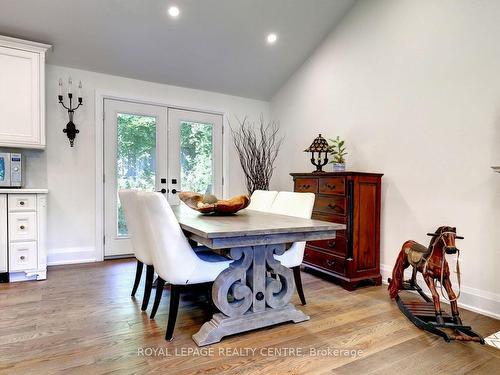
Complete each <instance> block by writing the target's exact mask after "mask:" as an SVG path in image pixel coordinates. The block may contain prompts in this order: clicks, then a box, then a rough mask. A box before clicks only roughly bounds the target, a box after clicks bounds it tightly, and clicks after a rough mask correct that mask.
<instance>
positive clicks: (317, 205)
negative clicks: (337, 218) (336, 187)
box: [314, 195, 347, 215]
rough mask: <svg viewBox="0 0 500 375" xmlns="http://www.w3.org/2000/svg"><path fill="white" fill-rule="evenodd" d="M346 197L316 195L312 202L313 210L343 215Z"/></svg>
mask: <svg viewBox="0 0 500 375" xmlns="http://www.w3.org/2000/svg"><path fill="white" fill-rule="evenodd" d="M346 206H347V204H346V198H344V197H334V196H322V195H317V196H316V201H315V202H314V211H317V212H323V213H326V214H335V215H345V214H346Z"/></svg>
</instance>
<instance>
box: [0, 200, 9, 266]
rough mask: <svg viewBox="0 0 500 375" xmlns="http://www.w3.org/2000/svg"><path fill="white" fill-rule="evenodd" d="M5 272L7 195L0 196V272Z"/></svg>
mask: <svg viewBox="0 0 500 375" xmlns="http://www.w3.org/2000/svg"><path fill="white" fill-rule="evenodd" d="M7 271H8V269H7V195H5V194H0V272H7Z"/></svg>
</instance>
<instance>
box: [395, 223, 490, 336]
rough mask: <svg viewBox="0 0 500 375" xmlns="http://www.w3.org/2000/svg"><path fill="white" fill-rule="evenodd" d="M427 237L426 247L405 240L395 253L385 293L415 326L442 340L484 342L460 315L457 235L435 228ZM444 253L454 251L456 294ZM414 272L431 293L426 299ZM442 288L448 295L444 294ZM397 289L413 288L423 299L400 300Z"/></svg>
mask: <svg viewBox="0 0 500 375" xmlns="http://www.w3.org/2000/svg"><path fill="white" fill-rule="evenodd" d="M427 235H428V236H431V237H432V238H431V241H430V244H429V246H428V247H425V246H423V245H421V244H419V243H417V242H415V241H406V242H405V243H404V244H403V246H402V248H401V251H400V252H399V255H398V258H397V260H396V264H395V265H394V269H393V271H392V278H389V280H388V281H389V288H388V289H389V295H390V297H391V298H394V299H395V300H396V302H397V304H398V306H399V309H400V310H401V312H402V313H403V314H405V315H406V317H408V319H410V321H411V322H413V324H415V325H416V326H417V327H419V328H421V329H424V330H426V331H429V332H431V333H434V334H436V335H439V336H441V337H442V338H443V339H444V340H445V341H448V342H449V341H451V340H460V341H475V342H480V343H481V344H484V339H483V338H482V337H481V336H480V335H479V334H477V333H476V332H474V331H473V330H472V329H471V327H470V326H464V325H463V323H462V320H461V318H460V312H459V310H458V304H457V300H458V298H459V297H460V268H459V263H458V257H459V255H460V250H458V249H457V247H456V246H455V240H456V239H463V237H461V236H457V232H456V228H453V227H447V226H443V227H439V228H438V229H437V230H436V232H435V233H427ZM446 254H457V262H456V273H457V280H458V293H457V294H455V292H454V290H453V287H452V284H451V280H450V269H449V266H448V262H447V261H446ZM409 266H412V267H413V269H412V276H411V279H410V280H407V281H404V280H403V277H404V270H405V269H406V268H408V267H409ZM417 272H420V273H421V274H422V276H423V277H424V281H425V283H426V284H427V286H428V287H429V290H430V291H431V294H432V299H430V298H429V297H428V296H427V295H426V294H425V293H424V292H423V291H422V289H421V288H420V287H419V285H418V284H417V280H416V278H417ZM437 282H439V284H440V289H441V296H442V297H443V298H444V299H446V300H447V301H448V302H450V305H451V313H452V315H451V316H450V315H449V314H448V313H446V312H445V311H444V310H442V309H441V302H440V298H439V293H438V291H437V289H436V283H437ZM443 288H444V289H445V290H446V293H447V295H448V297H446V296H445V295H444V292H443ZM400 290H410V291H416V292H418V294H420V296H421V297H422V298H423V299H424V302H418V301H408V302H405V301H403V300H402V299H401V298H400V296H399V291H400ZM443 328H450V329H452V330H454V332H455V334H448V333H447V332H445V331H444V330H443Z"/></svg>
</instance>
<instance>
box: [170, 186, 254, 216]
mask: <svg viewBox="0 0 500 375" xmlns="http://www.w3.org/2000/svg"><path fill="white" fill-rule="evenodd" d="M179 199H180V200H181V201H183V202H184V203H185V204H186V205H187V206H188V207H190V208H192V209H193V210H196V211H198V212H201V213H202V214H219V215H231V214H234V213H236V212H238V211H239V210H243V209H244V208H246V207H248V205H249V204H250V197H248V195H237V196H235V197H233V198H231V199H217V197H215V196H214V195H211V194H198V193H193V192H190V191H186V192H182V193H179Z"/></svg>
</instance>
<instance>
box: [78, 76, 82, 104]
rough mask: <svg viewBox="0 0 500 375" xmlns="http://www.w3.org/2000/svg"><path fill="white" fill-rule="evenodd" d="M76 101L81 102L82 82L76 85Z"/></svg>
mask: <svg viewBox="0 0 500 375" xmlns="http://www.w3.org/2000/svg"><path fill="white" fill-rule="evenodd" d="M78 100H79V101H81V100H82V81H80V82H79V83H78Z"/></svg>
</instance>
